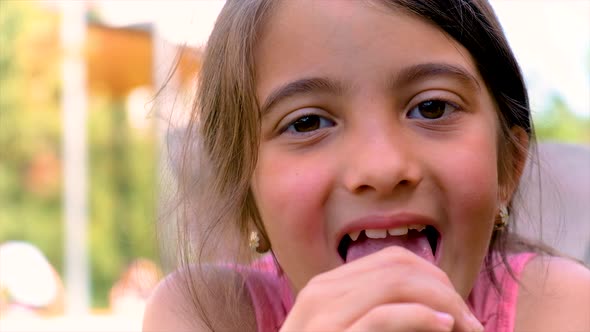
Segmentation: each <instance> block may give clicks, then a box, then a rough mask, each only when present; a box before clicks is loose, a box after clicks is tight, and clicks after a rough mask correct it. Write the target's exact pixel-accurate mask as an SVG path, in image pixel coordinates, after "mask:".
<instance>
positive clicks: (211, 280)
mask: <svg viewBox="0 0 590 332" xmlns="http://www.w3.org/2000/svg"><path fill="white" fill-rule="evenodd" d="M243 281H244V279H243V277H242V276H241V274H240V273H239V272H237V271H236V270H232V269H229V268H222V267H207V268H203V269H198V268H196V267H191V268H187V269H184V270H179V271H176V272H174V273H172V274H170V275H168V276H167V277H166V278H164V279H163V280H162V281H161V282H160V283H159V284H158V286H157V287H156V289H155V290H154V292H153V294H152V296H151V297H150V299H149V301H148V304H147V306H146V310H145V314H144V320H143V331H144V332H162V331H209V330H213V329H214V330H218V329H219V330H236V329H237V328H239V330H242V331H254V330H256V321H255V315H254V310H253V307H252V304H251V301H250V297H249V294H248V292H247V290H246V289H245V288H244V287H243V285H244V282H243Z"/></svg>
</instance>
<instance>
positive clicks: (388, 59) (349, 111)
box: [144, 0, 590, 331]
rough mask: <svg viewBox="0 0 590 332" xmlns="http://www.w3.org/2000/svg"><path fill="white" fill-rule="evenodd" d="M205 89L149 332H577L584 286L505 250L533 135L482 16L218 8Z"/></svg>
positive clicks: (566, 265) (496, 31)
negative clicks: (250, 256)
mask: <svg viewBox="0 0 590 332" xmlns="http://www.w3.org/2000/svg"><path fill="white" fill-rule="evenodd" d="M200 75H201V76H200V86H199V94H198V98H197V103H196V106H195V107H194V112H193V114H192V121H191V125H190V126H189V134H188V136H187V140H188V141H189V142H191V144H189V145H187V147H186V148H185V152H186V154H187V155H188V154H189V152H191V151H193V148H195V147H196V148H198V149H199V150H198V151H199V157H201V158H202V163H200V164H199V165H198V166H199V178H198V181H197V180H194V179H196V178H194V177H193V178H191V180H190V181H186V180H185V179H183V180H182V181H180V183H181V190H182V192H181V193H182V194H183V197H186V199H187V200H186V201H184V203H186V204H184V206H185V207H186V209H184V210H181V211H182V212H183V213H182V214H181V215H180V216H181V217H182V218H180V219H182V220H187V222H186V223H185V224H181V228H180V229H179V230H180V234H181V235H182V237H181V242H182V243H184V244H183V245H181V248H184V250H183V251H181V254H182V258H183V259H184V261H185V266H184V267H183V268H182V269H180V270H179V271H178V272H176V273H174V274H172V275H171V276H169V277H168V278H166V279H165V281H164V282H162V284H161V285H160V286H159V288H158V290H157V291H156V292H155V294H154V295H153V297H152V300H151V304H150V305H149V307H148V309H147V311H146V316H145V322H144V328H145V330H146V331H164V330H168V331H186V330H239V331H248V330H250V331H255V330H258V331H277V330H281V331H483V330H484V329H485V330H486V331H512V330H516V331H588V330H590V318H589V317H590V316H589V315H588V310H589V308H590V302H589V301H590V272H589V271H588V270H587V269H586V268H584V267H583V266H581V265H578V264H577V263H575V262H572V261H569V260H566V259H562V258H557V257H551V256H550V255H549V254H547V253H545V254H543V253H544V251H543V250H541V248H540V247H538V246H537V247H535V246H529V245H526V244H525V243H524V242H523V241H520V240H519V239H518V238H517V237H515V236H511V235H510V233H509V230H510V226H509V225H510V224H509V220H510V217H509V212H510V211H512V210H513V209H516V208H517V207H516V206H512V204H511V202H512V197H513V196H514V193H515V191H516V190H517V187H518V183H519V178H520V175H521V171H522V169H523V165H524V164H525V161H526V158H527V154H528V153H527V152H528V146H529V145H530V143H531V140H532V139H533V137H534V136H533V131H532V125H531V122H530V121H531V120H530V110H529V108H528V101H527V94H526V89H525V87H524V83H523V79H522V76H521V74H520V70H519V68H518V65H517V64H516V61H515V59H514V56H513V55H512V53H511V51H510V49H509V47H508V45H507V42H506V40H505V38H504V35H503V33H502V30H501V28H500V26H499V24H498V22H497V19H496V18H495V16H494V14H493V12H492V10H491V8H490V6H489V4H488V3H486V2H485V1H483V0H473V1H466V0H448V1H440V0H436V1H432V0H411V1H409V0H389V1H385V0H383V1H378V0H374V1H348V0H332V1H317V0H297V1H276V0H239V1H228V2H227V4H226V5H225V8H224V9H223V11H222V13H221V14H220V16H219V18H218V21H217V23H216V26H215V29H214V31H213V33H212V35H211V37H210V40H209V44H208V46H207V51H206V54H205V60H204V63H203V67H202V71H201V74H200ZM195 142H199V145H198V146H197V145H196V144H194V143H195ZM193 159H194V158H193V157H188V158H186V159H185V161H186V162H185V164H184V167H183V170H184V172H183V174H182V175H183V176H184V177H186V176H188V175H190V170H193V169H195V168H196V167H195V165H190V164H189V161H190V160H193ZM193 199H194V200H196V201H193ZM232 230H237V231H238V232H236V233H237V234H239V235H238V236H237V237H234V236H233V235H232V234H233V233H232ZM194 233H197V234H202V236H201V237H199V238H194V237H193V236H192V235H191V234H194ZM191 243H193V244H194V243H198V246H190V244H191ZM248 244H249V245H250V247H251V248H253V249H255V250H256V251H258V252H261V253H262V252H268V254H266V256H263V257H262V258H260V259H258V260H257V261H256V262H255V263H253V264H243V265H237V264H230V265H227V264H226V265H222V264H220V263H213V264H206V263H207V262H215V259H216V258H215V256H214V254H215V253H218V252H219V250H220V249H225V251H224V253H226V252H231V253H234V255H233V256H234V258H235V261H236V262H242V263H243V262H244V257H243V256H244V249H245V247H246V246H247V245H248ZM194 253H197V255H194ZM189 263H191V264H190V265H189ZM566 280H567V282H564V281H566Z"/></svg>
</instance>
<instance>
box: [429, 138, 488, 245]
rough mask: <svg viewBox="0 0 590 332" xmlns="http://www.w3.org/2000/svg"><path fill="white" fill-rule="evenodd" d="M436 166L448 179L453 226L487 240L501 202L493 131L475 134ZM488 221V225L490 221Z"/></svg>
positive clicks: (466, 233) (462, 232) (449, 204)
mask: <svg viewBox="0 0 590 332" xmlns="http://www.w3.org/2000/svg"><path fill="white" fill-rule="evenodd" d="M460 146H461V148H459V149H454V151H453V152H452V154H451V155H450V156H447V157H446V158H442V160H441V161H440V163H439V164H438V166H437V167H440V170H441V172H443V174H441V175H440V178H442V179H445V180H444V181H446V185H445V186H444V187H445V188H446V190H447V192H448V195H447V199H448V200H449V201H448V202H447V206H448V208H449V209H450V210H449V217H450V219H451V224H452V225H451V226H452V227H453V228H454V229H455V231H457V233H458V234H461V235H462V236H466V237H467V236H469V237H472V238H473V237H476V238H477V237H479V238H481V239H482V240H484V241H485V240H487V238H488V237H489V234H487V230H488V228H490V227H491V223H492V222H493V216H494V213H495V210H496V205H497V202H498V169H497V153H496V144H495V139H494V134H493V133H489V134H488V135H481V134H480V135H473V136H472V137H471V138H470V139H469V140H466V141H465V142H464V144H462V145H460ZM488 224H489V225H488Z"/></svg>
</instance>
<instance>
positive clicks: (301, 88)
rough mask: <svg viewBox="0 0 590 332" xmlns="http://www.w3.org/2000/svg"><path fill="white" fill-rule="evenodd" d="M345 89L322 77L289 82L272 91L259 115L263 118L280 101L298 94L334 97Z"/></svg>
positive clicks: (337, 83)
mask: <svg viewBox="0 0 590 332" xmlns="http://www.w3.org/2000/svg"><path fill="white" fill-rule="evenodd" d="M344 90H345V88H344V86H343V85H342V84H340V83H339V82H336V81H333V80H330V79H328V78H323V77H312V78H302V79H299V80H296V81H293V82H289V83H287V84H285V85H283V86H280V87H278V88H277V89H275V90H273V92H271V94H270V95H269V96H268V97H267V98H266V100H265V102H264V104H263V105H262V107H261V108H260V110H261V115H262V116H264V115H265V114H266V113H268V111H269V110H270V109H271V108H272V107H273V106H274V105H275V104H277V103H279V102H280V101H281V100H283V99H286V98H289V97H293V96H295V95H299V94H307V93H311V92H325V93H330V94H335V95H341V94H342V93H343V92H344Z"/></svg>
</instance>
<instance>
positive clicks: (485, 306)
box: [246, 253, 536, 332]
mask: <svg viewBox="0 0 590 332" xmlns="http://www.w3.org/2000/svg"><path fill="white" fill-rule="evenodd" d="M535 255H536V254H534V253H520V254H515V255H512V256H508V262H509V264H510V266H511V268H512V271H513V274H514V276H515V277H516V279H519V278H520V274H521V273H522V270H523V269H524V266H525V265H526V263H527V262H529V261H530V260H531V259H532V258H533V257H535ZM494 271H495V275H496V278H497V280H498V284H499V288H500V289H501V293H500V292H498V291H497V290H496V288H495V286H494V285H493V284H492V283H491V281H490V279H489V278H488V276H487V273H485V272H482V273H480V275H479V277H478V279H477V281H476V283H475V286H474V287H473V290H472V291H471V294H470V295H469V298H468V301H467V304H468V305H469V307H470V308H471V311H472V312H473V313H474V314H475V316H476V317H477V318H478V319H479V321H480V322H481V323H482V324H483V326H484V327H485V331H487V332H492V331H493V332H512V331H513V330H514V320H515V315H516V300H517V297H518V286H519V285H518V283H517V282H516V281H515V280H514V279H513V278H512V277H511V276H510V274H509V273H508V271H507V270H506V268H505V266H504V265H503V264H502V263H498V264H496V268H495V270H494ZM246 287H247V289H248V291H249V293H250V296H251V299H252V304H253V305H254V310H255V312H256V324H257V326H258V331H259V332H275V331H278V330H279V328H280V327H281V325H282V324H283V322H284V321H285V318H286V317H287V313H288V312H289V310H290V309H291V307H292V306H293V302H294V297H293V293H292V291H291V289H290V287H289V284H288V282H287V280H286V279H285V277H284V275H282V274H281V273H279V272H278V269H277V267H276V264H275V262H274V260H273V258H272V256H270V255H267V256H265V257H264V258H263V259H261V260H259V261H257V262H256V263H255V264H254V265H253V266H252V269H250V272H249V274H248V277H247V278H246Z"/></svg>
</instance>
